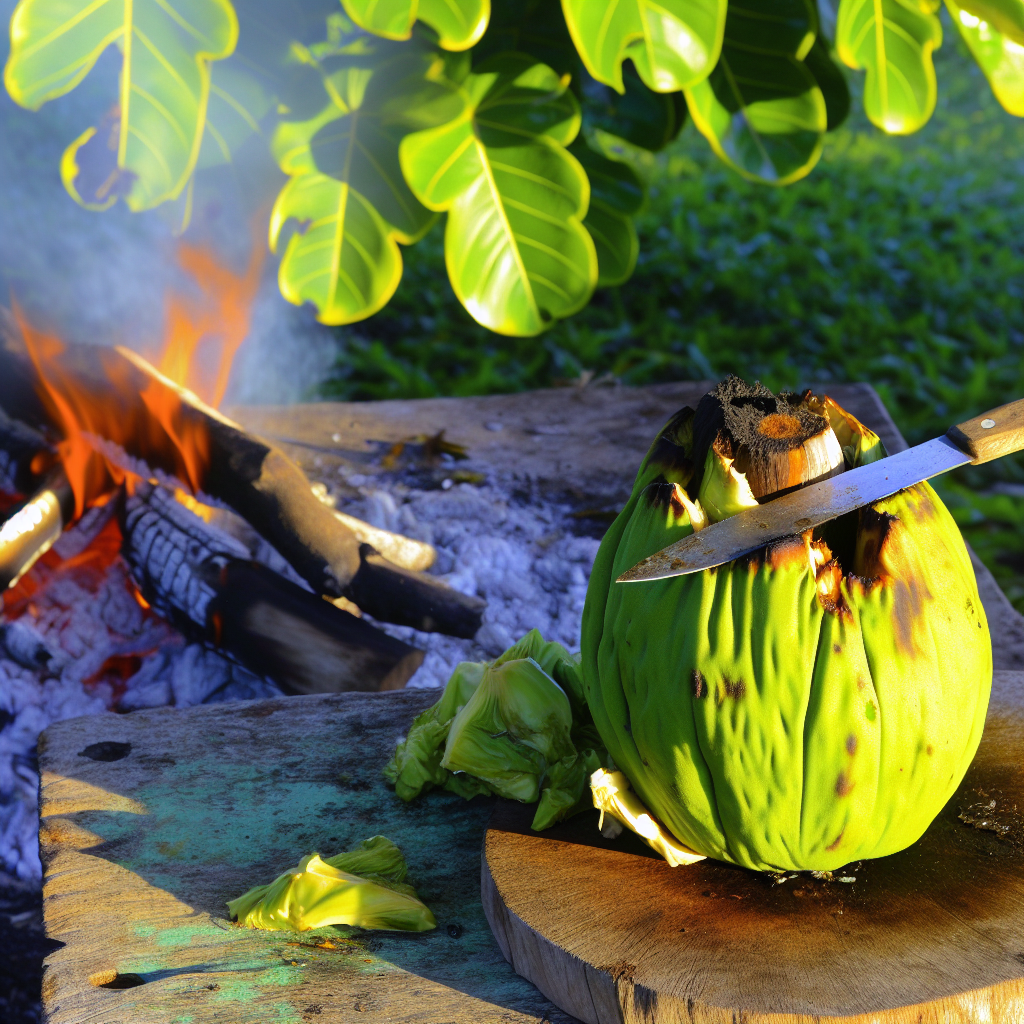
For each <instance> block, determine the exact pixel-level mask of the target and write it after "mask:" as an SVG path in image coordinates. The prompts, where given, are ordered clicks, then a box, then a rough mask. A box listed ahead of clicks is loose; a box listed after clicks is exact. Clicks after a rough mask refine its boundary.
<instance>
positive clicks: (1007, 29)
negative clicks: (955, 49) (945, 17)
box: [954, 0, 1024, 46]
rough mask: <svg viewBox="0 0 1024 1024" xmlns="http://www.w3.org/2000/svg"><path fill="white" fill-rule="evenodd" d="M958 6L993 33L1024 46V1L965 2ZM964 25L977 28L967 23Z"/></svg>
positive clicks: (975, 0)
mask: <svg viewBox="0 0 1024 1024" xmlns="http://www.w3.org/2000/svg"><path fill="white" fill-rule="evenodd" d="M957 6H958V7H959V8H960V10H963V11H966V12H967V13H968V14H973V15H974V17H975V18H977V19H978V21H979V22H984V23H985V24H986V25H988V26H989V28H990V29H992V30H993V31H995V32H998V33H999V34H1000V35H1004V36H1006V37H1007V38H1009V39H1012V40H1013V41H1014V42H1015V43H1018V44H1019V45H1021V46H1024V0H964V3H962V4H957ZM954 20H956V19H954ZM958 24H960V22H958ZM963 24H965V25H968V27H970V28H975V27H977V26H974V25H969V23H968V22H966V21H965V22H963Z"/></svg>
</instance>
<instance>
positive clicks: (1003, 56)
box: [946, 0, 1024, 117]
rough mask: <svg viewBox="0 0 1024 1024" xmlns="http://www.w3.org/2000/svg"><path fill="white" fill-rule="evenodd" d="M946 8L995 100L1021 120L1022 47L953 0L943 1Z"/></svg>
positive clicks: (1023, 98)
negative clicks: (986, 80)
mask: <svg viewBox="0 0 1024 1024" xmlns="http://www.w3.org/2000/svg"><path fill="white" fill-rule="evenodd" d="M946 7H947V8H948V9H949V13H950V15H951V16H952V18H953V21H954V22H955V23H956V27H957V28H958V29H959V30H960V35H962V36H963V38H964V42H965V43H967V47H968V49H969V50H970V51H971V53H972V55H973V56H974V59H975V60H976V61H977V62H978V64H979V66H980V67H981V70H982V71H984V72H985V76H986V78H988V81H989V85H991V86H992V91H993V92H994V93H995V95H996V99H997V100H999V102H1000V103H1001V104H1002V105H1003V107H1004V108H1005V109H1006V110H1007V111H1008V112H1009V113H1011V114H1015V115H1016V116H1017V117H1024V46H1022V45H1021V44H1020V43H1018V42H1017V41H1016V40H1014V39H1012V38H1011V37H1010V36H1009V35H1004V34H1003V33H1002V32H997V31H996V30H995V28H994V27H993V26H992V25H991V24H990V23H989V22H985V21H982V20H980V19H979V18H978V16H977V15H975V14H972V13H971V12H970V11H968V10H966V9H965V8H962V7H958V6H957V4H955V3H953V0H946ZM1022 10H1024V5H1022Z"/></svg>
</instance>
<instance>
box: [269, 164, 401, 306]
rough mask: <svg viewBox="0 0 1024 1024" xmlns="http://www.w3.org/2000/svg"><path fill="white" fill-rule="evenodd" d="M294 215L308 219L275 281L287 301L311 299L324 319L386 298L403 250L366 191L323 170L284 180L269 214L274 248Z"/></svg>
mask: <svg viewBox="0 0 1024 1024" xmlns="http://www.w3.org/2000/svg"><path fill="white" fill-rule="evenodd" d="M292 217H294V218H295V219H296V220H299V221H307V222H308V225H307V226H306V229H305V230H304V231H301V232H297V233H296V234H294V235H292V237H291V239H290V240H289V242H288V247H287V249H286V250H285V254H284V258H283V259H282V260H281V267H280V271H279V273H278V284H279V285H280V288H281V294H282V295H283V296H284V297H285V298H286V299H287V300H288V301H289V302H293V303H295V305H301V304H302V303H303V302H312V303H313V304H314V305H315V306H316V307H317V310H318V311H319V313H318V316H317V319H318V320H319V321H320V322H321V323H325V324H348V323H352V322H353V321H356V320H362V319H365V318H366V317H368V316H371V315H372V314H373V313H376V312H377V310H379V309H381V308H382V307H383V306H384V305H386V303H387V301H388V299H390V298H391V296H392V295H393V294H394V292H395V289H396V288H397V287H398V282H399V281H400V280H401V279H402V257H401V254H400V253H399V250H398V243H397V242H396V241H395V237H394V236H395V232H394V230H393V229H391V228H390V227H389V226H388V225H387V224H386V223H385V222H384V219H383V218H382V217H381V216H380V214H379V213H377V211H376V210H375V209H374V208H373V206H372V204H371V203H370V202H369V201H368V200H367V199H366V198H365V197H364V196H361V195H360V194H359V193H358V192H357V191H356V190H355V189H353V188H352V187H351V186H350V185H349V184H348V183H346V182H343V181H338V180H337V179H336V178H330V177H328V176H327V175H326V174H316V173H313V174H302V175H299V176H298V177H296V178H292V179H290V180H289V182H288V183H287V184H286V185H285V187H284V188H283V189H282V190H281V194H280V195H279V196H278V197H277V201H276V202H275V203H274V209H273V212H272V214H271V217H270V248H271V251H272V252H276V251H277V244H278V239H279V237H280V234H281V229H282V228H283V227H284V224H285V222H286V221H287V220H288V219H289V218H292Z"/></svg>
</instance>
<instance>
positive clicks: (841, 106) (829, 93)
mask: <svg viewBox="0 0 1024 1024" xmlns="http://www.w3.org/2000/svg"><path fill="white" fill-rule="evenodd" d="M804 67H806V68H807V70H808V71H810V73H811V74H812V75H814V80H815V81H816V82H817V83H818V88H819V89H820V90H821V94H822V96H824V98H825V111H826V112H827V114H828V131H830V132H831V131H834V130H835V129H836V128H838V127H839V126H840V125H841V124H842V123H843V122H844V121H845V120H846V119H847V117H849V115H850V87H849V86H848V85H847V84H846V76H845V75H844V74H843V72H842V69H841V68H839V67H837V66H836V64H835V62H834V61H833V60H832V56H831V54H830V53H829V50H828V44H827V43H826V42H825V40H824V39H822V37H821V36H818V38H817V39H816V40H815V41H814V45H813V46H812V47H811V50H810V53H808V54H807V56H806V57H804Z"/></svg>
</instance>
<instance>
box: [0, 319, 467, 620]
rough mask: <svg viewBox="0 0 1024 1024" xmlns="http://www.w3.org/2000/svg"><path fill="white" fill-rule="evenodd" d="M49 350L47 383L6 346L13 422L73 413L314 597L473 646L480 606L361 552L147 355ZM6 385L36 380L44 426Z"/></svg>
mask: <svg viewBox="0 0 1024 1024" xmlns="http://www.w3.org/2000/svg"><path fill="white" fill-rule="evenodd" d="M50 349H51V351H50V352H49V353H48V359H47V363H46V369H45V375H44V373H43V371H42V369H41V368H40V365H39V364H38V362H34V361H33V359H30V358H29V356H28V355H26V354H25V353H24V352H23V351H18V347H17V344H16V342H13V341H12V340H11V339H10V338H9V339H8V340H7V343H6V345H5V346H4V347H3V348H0V406H3V407H4V408H5V409H7V411H8V412H9V413H11V410H12V407H14V408H17V410H18V412H17V415H18V416H19V418H25V417H29V418H30V419H29V421H30V422H32V423H34V424H35V425H38V426H50V427H51V428H53V427H56V428H58V429H61V428H65V429H66V426H67V425H65V424H64V423H62V422H61V420H62V418H63V417H62V412H61V408H60V407H61V405H62V404H63V405H66V406H70V407H71V408H72V409H73V411H74V414H75V417H76V419H77V426H78V427H79V428H80V429H81V430H82V431H84V432H87V433H89V434H92V435H94V436H98V437H100V438H102V439H105V440H106V441H110V442H113V443H114V444H116V445H119V446H120V447H121V448H122V449H123V450H124V451H125V452H126V453H127V454H128V455H129V456H131V457H133V458H136V459H140V460H142V461H143V462H145V463H146V465H147V466H149V467H152V468H153V469H159V470H162V471H164V472H166V473H168V474H171V475H173V476H176V477H178V478H179V479H181V480H183V481H184V482H186V483H188V484H189V485H190V486H192V487H193V488H194V489H195V490H202V491H203V492H205V493H206V494H208V495H210V496H211V497H213V498H216V499H219V500H220V501H223V502H224V503H225V504H227V505H228V506H230V507H231V508H233V509H234V510H235V511H236V512H238V513H239V514H240V515H241V516H243V517H244V518H245V519H246V520H248V522H249V523H250V524H251V525H252V526H253V527H254V528H255V529H256V530H257V532H259V533H260V534H261V535H262V536H263V537H265V538H266V539H267V541H269V542H270V543H271V544H272V545H273V546H274V547H275V548H276V549H277V550H278V551H279V552H280V553H281V554H282V555H283V556H284V557H285V558H286V559H287V561H288V562H289V563H290V564H291V565H292V566H293V568H294V569H295V570H296V571H297V572H298V573H299V575H300V576H301V577H302V578H303V579H304V580H306V581H307V582H308V583H309V584H310V586H311V587H312V588H313V589H314V590H315V591H316V592H317V593H320V594H326V595H328V596H330V597H335V598H337V597H346V598H348V599H350V600H352V601H354V602H355V603H356V604H357V605H359V606H360V607H361V608H362V609H364V610H365V611H366V612H368V613H369V614H370V615H372V616H373V617H374V618H378V619H382V620H385V621H391V622H397V623H400V624H402V625H409V626H414V627H415V628H417V629H421V630H425V631H436V632H441V633H448V634H450V635H453V636H460V637H472V636H473V635H474V634H475V633H476V631H477V629H479V627H480V624H481V619H482V613H483V609H484V607H485V603H484V602H483V601H480V600H479V599H478V598H475V597H470V596H468V595H465V594H461V593H459V592H458V591H455V590H453V589H452V588H450V587H448V586H446V585H444V584H443V583H441V582H440V581H438V580H436V579H433V578H432V577H430V576H426V575H421V574H417V573H410V572H409V571H408V570H403V569H401V568H400V567H399V566H396V565H394V564H393V563H391V562H389V561H388V560H387V559H385V558H383V557H381V556H380V554H379V553H378V552H377V551H376V550H375V549H374V548H372V547H370V546H369V545H367V544H364V543H361V541H360V538H359V537H357V536H356V534H355V533H354V532H353V531H352V530H351V529H349V528H348V527H347V526H346V525H345V524H344V523H343V522H341V521H340V520H339V519H338V517H337V515H336V514H335V513H334V512H333V510H331V509H329V508H327V507H326V506H325V505H324V504H323V502H321V501H320V500H318V499H317V497H316V496H315V495H314V494H313V492H312V489H311V485H310V482H309V480H308V479H307V477H306V475H305V474H304V473H303V472H302V470H301V469H299V467H298V466H297V465H295V463H293V462H292V461H291V460H290V459H289V458H288V457H287V456H286V455H285V454H284V453H283V452H282V451H280V449H278V448H275V447H273V446H272V445H269V444H267V443H266V442H265V441H262V440H261V439H259V438H257V437H254V436H253V435H251V434H248V433H247V432H246V431H244V430H243V429H242V428H241V427H240V426H238V425H237V424H235V423H233V422H231V421H230V420H228V419H227V418H226V417H224V416H222V415H221V414H220V413H218V412H217V411H216V410H214V409H212V408H210V407H209V406H206V405H205V404H204V403H203V402H201V401H200V400H199V399H198V398H197V397H196V396H195V395H193V394H192V393H191V392H188V391H186V390H185V389H184V388H181V387H179V386H178V385H176V384H174V383H173V382H172V381H170V380H168V379H167V378H166V377H164V376H163V375H162V374H161V373H159V371H157V370H156V369H155V368H153V367H152V366H150V365H149V364H148V363H147V362H146V361H145V360H144V359H142V358H141V357H140V356H137V355H136V354H135V353H133V352H130V351H128V350H125V349H120V348H117V349H115V348H105V347H98V346H97V347H94V346H83V345H66V346H57V345H56V344H51V345H50ZM35 358H36V359H37V358H38V356H37V355H36V356H35ZM44 376H45V380H44ZM9 382H16V384H15V387H24V385H25V383H26V382H29V387H30V389H31V390H32V391H33V392H34V393H36V394H39V395H41V396H44V397H45V396H46V395H48V394H49V395H50V396H51V400H50V402H49V408H48V411H47V414H46V416H44V417H43V418H42V419H40V418H39V410H38V403H36V405H33V403H32V402H31V401H30V400H27V399H25V398H24V396H19V395H18V394H12V388H11V386H10V383H9ZM54 392H56V393H58V394H59V396H60V401H59V402H57V401H54V400H53V399H52V395H53V393H54ZM8 403H11V405H10V406H9V405H8ZM33 410H35V411H33ZM33 416H35V417H36V418H35V419H31V417H33Z"/></svg>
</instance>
